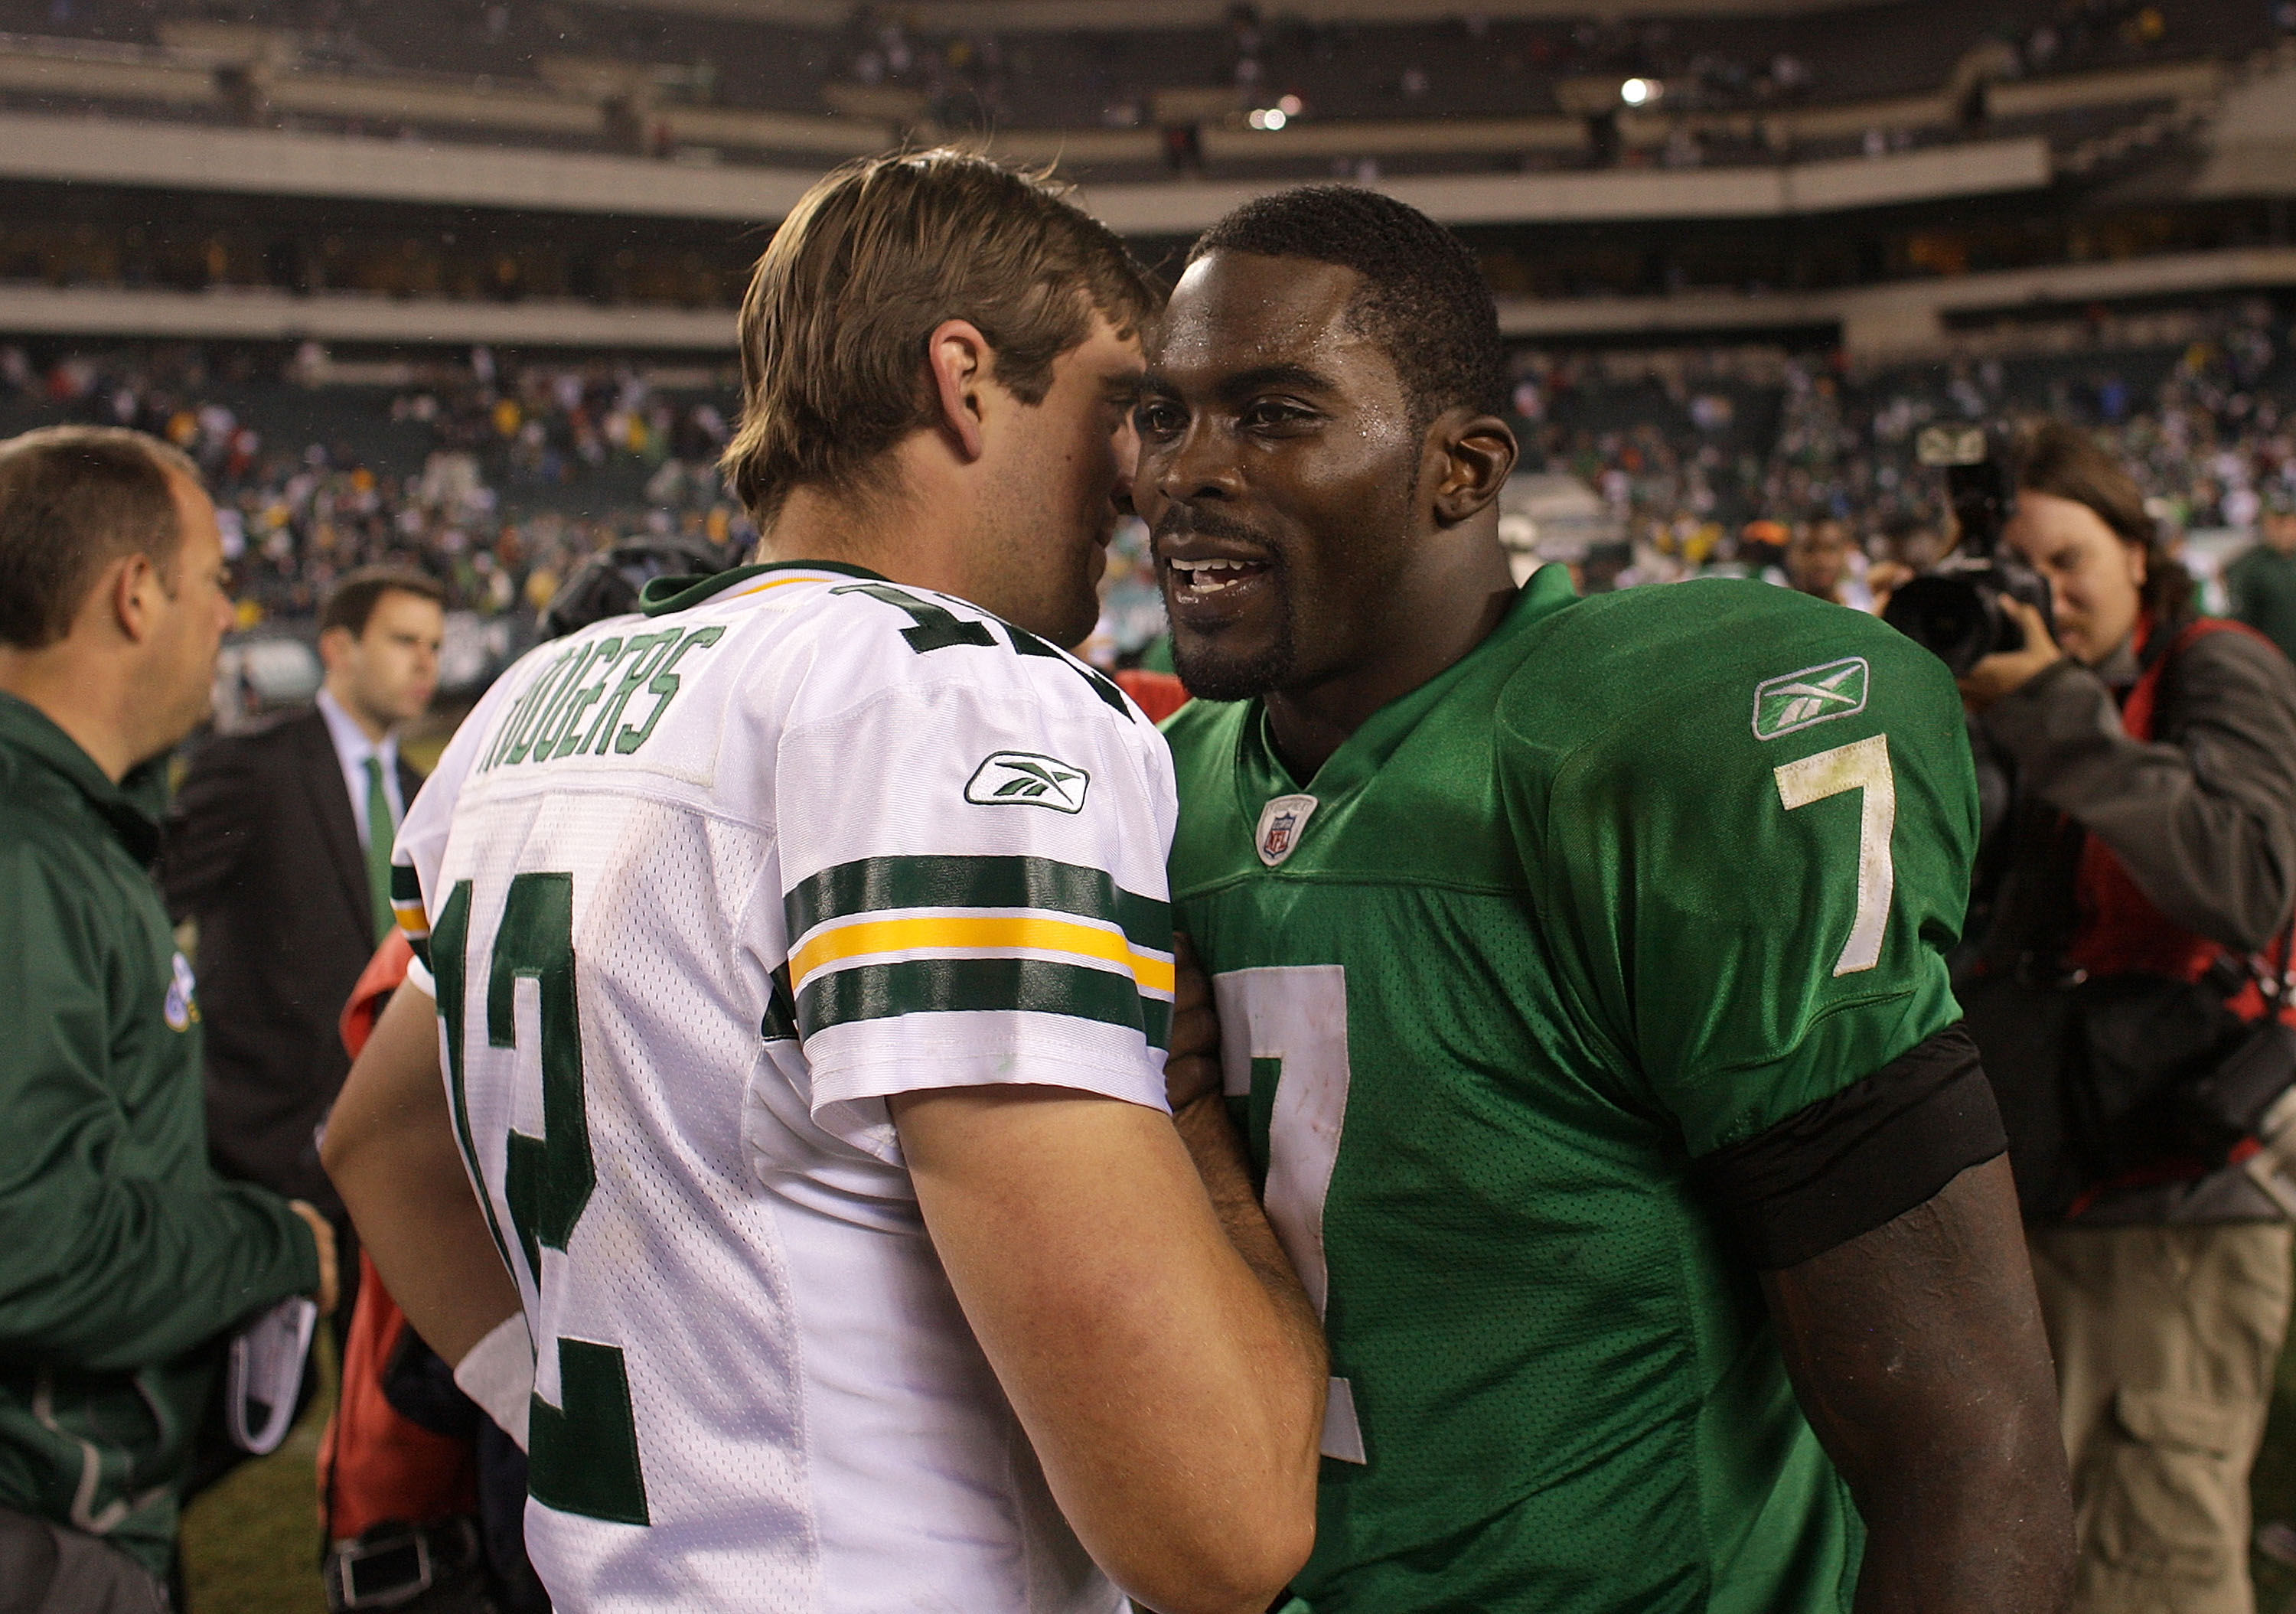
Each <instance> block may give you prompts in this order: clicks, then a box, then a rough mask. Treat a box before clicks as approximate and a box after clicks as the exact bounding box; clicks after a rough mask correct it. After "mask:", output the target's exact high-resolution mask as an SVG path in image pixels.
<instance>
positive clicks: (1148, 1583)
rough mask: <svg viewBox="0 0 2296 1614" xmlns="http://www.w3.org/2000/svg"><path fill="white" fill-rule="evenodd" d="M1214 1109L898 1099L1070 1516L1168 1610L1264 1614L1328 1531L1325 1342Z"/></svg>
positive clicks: (945, 1250)
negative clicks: (1321, 1526) (1321, 1446)
mask: <svg viewBox="0 0 2296 1614" xmlns="http://www.w3.org/2000/svg"><path fill="white" fill-rule="evenodd" d="M1219 1104H1220V1101H1219V1099H1218V1097H1217V1096H1216V1095H1215V1096H1212V1097H1209V1098H1206V1099H1202V1100H1200V1101H1199V1102H1196V1103H1195V1104H1193V1105H1191V1106H1190V1107H1189V1108H1188V1110H1185V1111H1184V1113H1183V1115H1182V1118H1181V1121H1180V1125H1179V1127H1177V1128H1176V1127H1174V1125H1173V1124H1172V1123H1171V1122H1169V1121H1168V1120H1167V1119H1166V1118H1164V1117H1163V1116H1162V1115H1160V1113H1158V1112H1157V1111H1155V1110H1151V1109H1148V1108H1145V1107H1144V1106H1142V1105H1138V1104H1128V1103H1125V1102H1120V1101H1117V1100H1112V1099H1103V1098H1096V1097H1090V1096H1087V1095H1084V1094H1077V1093H1073V1092H1070V1091H1066V1090H1062V1089H1057V1088H1022V1087H1013V1086H1002V1087H974V1088H956V1089H946V1090H940V1091H933V1092H925V1093H917V1094H906V1095H903V1096H900V1097H898V1098H896V1099H895V1100H894V1101H893V1114H894V1119H895V1123H896V1125H897V1127H898V1129H899V1132H900V1138H901V1146H902V1150H903V1151H904V1153H905V1155H906V1159H907V1161H908V1167H909V1171H910V1175H911V1176H912V1178H913V1179H914V1182H915V1184H916V1191H917V1200H918V1203H919V1204H920V1206H921V1207H922V1209H923V1212H924V1217H925V1225H926V1226H927V1228H928V1229H929V1230H930V1231H931V1234H932V1240H933V1246H934V1249H936V1250H937V1251H938V1253H939V1256H940V1258H941V1262H942V1264H943V1265H944V1266H946V1268H947V1271H948V1274H949V1279H950V1282H952V1283H953V1284H954V1285H955V1290H956V1294H957V1299H959V1301H960V1302H962V1304H963V1305H964V1313H965V1316H966V1318H967V1320H968V1321H970V1322H971V1323H972V1328H973V1331H974V1332H975V1334H977V1335H978V1336H979V1338H980V1343H981V1348H982V1349H983V1350H984V1351H985V1352H986V1353H987V1355H988V1360H989V1363H990V1364H991V1365H992V1366H994V1367H995V1369H996V1376H997V1379H998V1381H999V1382H1000V1383H1001V1384H1002V1385H1003V1386H1004V1388H1005V1394H1006V1395H1007V1396H1008V1397H1010V1398H1011V1400H1012V1402H1013V1408H1014V1410H1015V1412H1017V1413H1019V1415H1020V1419H1021V1425H1022V1427H1023V1428H1024V1429H1026V1430H1027V1431H1028V1434H1029V1439H1030V1441H1031V1442H1032V1443H1033V1444H1034V1446H1035V1447H1036V1450H1037V1457H1038V1458H1039V1460H1040V1461H1041V1462H1043V1464H1044V1468H1045V1476H1046V1480H1047V1481H1048V1482H1049V1483H1050V1485H1051V1487H1052V1491H1053V1495H1054V1497H1055V1498H1056V1499H1057V1500H1058V1501H1059V1503H1060V1504H1061V1511H1062V1512H1063V1513H1065V1514H1066V1515H1067V1516H1068V1519H1069V1520H1070V1523H1071V1524H1072V1525H1073V1526H1074V1527H1075V1528H1076V1531H1077V1535H1078V1538H1079V1539H1081V1540H1082V1541H1083V1543H1084V1544H1085V1546H1086V1548H1087V1550H1088V1551H1089V1552H1090V1553H1092V1555H1093V1557H1094V1559H1095V1561H1098V1562H1099V1563H1100V1564H1101V1566H1102V1567H1103V1569H1106V1570H1107V1571H1108V1572H1109V1573H1110V1574H1111V1576H1112V1577H1115V1579H1116V1580H1117V1581H1118V1582H1119V1584H1120V1585H1123V1586H1124V1587H1125V1588H1126V1589H1127V1590H1128V1591H1129V1592H1130V1593H1132V1594H1134V1595H1135V1596H1136V1597H1138V1598H1139V1599H1141V1600H1142V1601H1143V1602H1145V1603H1147V1604H1149V1605H1151V1606H1152V1607H1154V1608H1157V1609H1160V1610H1166V1614H1195V1611H1197V1610H1203V1611H1204V1614H1258V1610H1262V1609H1264V1608H1266V1607H1267V1603H1268V1602H1269V1600H1270V1599H1271V1598H1272V1597H1274V1596H1275V1594H1276V1593H1277V1592H1279V1591H1280V1590H1281V1589H1282V1588H1283V1585H1284V1584H1285V1582H1286V1581H1288V1580H1289V1579H1290V1577H1292V1574H1293V1573H1294V1572H1295V1571H1296V1570H1297V1569H1299V1567H1300V1565H1301V1564H1302V1563H1304V1562H1305V1561H1307V1556H1308V1548H1309V1546H1310V1545H1311V1544H1312V1541H1313V1536H1314V1530H1315V1506H1316V1471H1317V1456H1316V1446H1317V1443H1318V1440H1319V1438H1320V1436H1321V1433H1322V1424H1323V1400H1324V1372H1325V1366H1324V1348H1323V1341H1322V1337H1321V1334H1320V1332H1319V1331H1318V1330H1317V1328H1316V1320H1315V1314H1314V1312H1313V1311H1312V1310H1311V1309H1310V1308H1309V1307H1308V1301H1307V1298H1306V1296H1305V1295H1304V1294H1303V1293H1302V1292H1301V1290H1300V1287H1299V1282H1298V1280H1297V1279H1296V1278H1295V1277H1293V1276H1292V1271H1291V1268H1290V1266H1288V1264H1286V1263H1285V1262H1284V1260H1283V1255H1282V1252H1281V1251H1280V1249H1278V1248H1277V1247H1276V1244H1275V1236H1274V1234H1273V1233H1270V1232H1269V1231H1268V1229H1267V1223H1266V1221H1265V1219H1264V1218H1263V1217H1260V1216H1259V1213H1258V1207H1257V1206H1256V1205H1254V1204H1253V1203H1252V1202H1251V1184H1250V1179H1249V1177H1248V1176H1246V1175H1245V1173H1244V1170H1243V1163H1242V1151H1241V1150H1240V1149H1239V1148H1238V1147H1237V1145H1236V1143H1235V1140H1234V1134H1233V1132H1232V1131H1230V1130H1229V1129H1228V1127H1227V1126H1226V1118H1225V1117H1224V1116H1223V1115H1221V1114H1219V1113H1218V1110H1219ZM1184 1138H1185V1139H1186V1140H1188V1141H1187V1142H1185V1143H1184V1141H1183V1139H1184ZM1192 1151H1193V1153H1194V1154H1195V1157H1196V1159H1197V1160H1199V1161H1201V1162H1204V1163H1205V1164H1206V1165H1207V1166H1208V1167H1209V1169H1207V1171H1206V1172H1205V1175H1204V1176H1203V1177H1202V1178H1199V1176H1198V1172H1197V1166H1196V1165H1195V1164H1193V1163H1192V1161H1191V1153H1192ZM1208 1189H1209V1192H1207V1190H1208ZM1216 1203H1217V1208H1216ZM1231 1230H1234V1231H1233V1232H1232V1231H1231Z"/></svg>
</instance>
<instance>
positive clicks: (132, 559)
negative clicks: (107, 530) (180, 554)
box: [102, 553, 168, 644]
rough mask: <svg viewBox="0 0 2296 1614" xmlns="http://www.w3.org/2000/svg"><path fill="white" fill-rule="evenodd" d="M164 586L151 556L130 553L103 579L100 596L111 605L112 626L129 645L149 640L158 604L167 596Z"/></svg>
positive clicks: (157, 612) (164, 581)
mask: <svg viewBox="0 0 2296 1614" xmlns="http://www.w3.org/2000/svg"><path fill="white" fill-rule="evenodd" d="M165 583H166V579H165V578H161V577H160V569H159V568H158V567H156V566H154V565H152V557H151V556H150V555H147V554H138V553H130V554H128V555H127V557H126V558H125V559H123V560H122V561H120V562H119V566H118V567H117V569H114V570H113V571H112V572H111V574H110V575H109V576H107V577H106V578H104V580H103V585H102V594H103V596H104V597H105V599H106V600H108V601H109V602H110V603H111V620H112V624H113V626H114V627H118V628H119V635H120V637H122V638H124V639H126V640H127V642H128V643H131V644H141V643H143V642H144V641H145V640H146V639H148V638H150V637H151V636H152V627H153V626H154V625H155V624H156V622H157V621H158V619H159V611H160V602H161V600H162V598H164V597H167V596H168V590H167V588H166V587H165Z"/></svg>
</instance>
